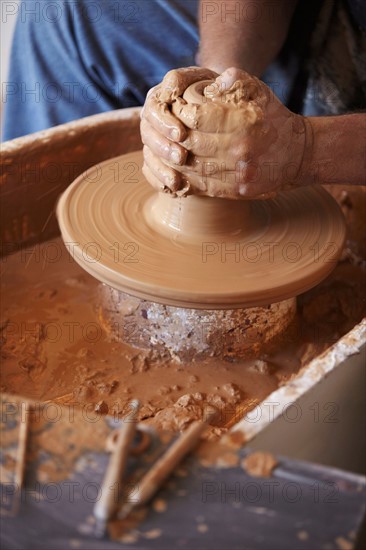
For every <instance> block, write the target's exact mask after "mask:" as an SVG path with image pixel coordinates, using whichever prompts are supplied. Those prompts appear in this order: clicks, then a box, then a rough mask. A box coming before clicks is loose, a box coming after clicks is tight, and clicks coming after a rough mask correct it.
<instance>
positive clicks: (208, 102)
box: [145, 68, 307, 198]
mask: <svg viewBox="0 0 366 550" xmlns="http://www.w3.org/2000/svg"><path fill="white" fill-rule="evenodd" d="M204 95H205V96H206V99H205V100H204V101H203V102H201V103H200V104H197V103H193V104H192V103H191V102H190V101H188V102H187V101H185V100H184V99H182V98H181V97H180V96H179V94H178V96H176V97H175V98H174V100H173V102H172V104H171V111H172V113H173V114H174V115H175V117H176V119H178V120H179V121H181V122H183V124H184V126H186V128H188V130H186V132H185V134H184V135H181V136H180V138H181V139H180V144H179V145H180V146H182V147H183V148H184V149H183V151H180V153H181V157H180V162H175V161H174V158H172V156H171V157H170V158H169V159H167V158H166V157H163V158H164V159H165V160H164V161H163V162H162V161H160V162H161V164H162V166H163V168H162V169H161V171H160V174H161V175H160V176H159V171H156V172H155V174H154V175H155V178H158V181H157V183H158V184H160V188H162V182H163V180H164V185H165V188H167V187H168V188H169V189H170V190H171V191H172V192H175V193H177V192H178V194H179V190H181V193H182V194H187V193H189V192H193V193H198V194H203V195H209V196H221V197H227V198H255V197H260V198H266V197H268V196H272V195H273V194H275V193H276V191H278V190H279V189H284V188H287V187H291V186H294V185H298V184H300V183H301V170H302V162H303V157H304V151H305V142H306V139H307V131H306V129H307V125H306V123H305V118H304V117H301V116H300V115H295V114H294V113H292V112H291V111H289V110H288V109H287V108H286V107H285V106H284V105H283V104H282V103H281V102H280V101H279V100H278V99H277V97H276V96H275V95H274V94H273V93H272V91H271V90H270V89H269V88H268V86H266V85H265V84H264V83H263V82H261V81H260V80H259V79H258V78H256V77H253V76H251V75H249V74H248V73H247V72H245V71H243V70H239V69H235V68H231V69H228V70H226V71H225V72H224V73H222V74H221V75H220V76H219V77H218V78H216V80H215V82H214V83H213V84H212V85H210V86H208V87H207V88H205V90H204ZM169 114H170V116H171V113H169ZM177 145H178V144H177ZM187 153H188V154H187ZM155 161H156V158H155V156H154V152H152V150H150V151H147V154H145V162H146V163H147V164H148V165H149V166H152V165H153V164H154V163H155ZM177 172H179V173H180V177H177ZM155 181H156V180H155ZM170 182H172V184H173V185H170ZM156 186H158V185H156Z"/></svg>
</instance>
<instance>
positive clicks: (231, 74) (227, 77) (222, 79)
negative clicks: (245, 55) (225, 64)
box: [215, 67, 257, 90]
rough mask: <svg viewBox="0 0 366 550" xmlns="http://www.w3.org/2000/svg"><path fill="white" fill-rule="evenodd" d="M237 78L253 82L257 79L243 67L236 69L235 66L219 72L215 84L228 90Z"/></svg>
mask: <svg viewBox="0 0 366 550" xmlns="http://www.w3.org/2000/svg"><path fill="white" fill-rule="evenodd" d="M237 80H242V81H243V82H253V81H254V80H257V79H256V77H255V76H252V75H251V74H249V73H247V72H246V71H244V70H243V69H237V68H236V67H230V68H229V69H226V71H224V72H223V73H221V74H220V75H219V76H218V77H217V78H216V79H215V82H216V84H218V85H219V87H220V88H222V89H226V90H228V89H229V88H231V86H232V85H233V84H235V82H236V81H237Z"/></svg>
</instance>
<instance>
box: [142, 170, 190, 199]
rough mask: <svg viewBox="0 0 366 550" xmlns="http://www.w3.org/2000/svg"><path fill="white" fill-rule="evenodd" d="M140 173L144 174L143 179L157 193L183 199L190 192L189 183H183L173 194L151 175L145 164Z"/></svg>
mask: <svg viewBox="0 0 366 550" xmlns="http://www.w3.org/2000/svg"><path fill="white" fill-rule="evenodd" d="M142 173H143V174H144V176H145V178H146V179H147V181H148V182H149V183H150V185H151V186H152V187H154V189H156V190H157V191H160V192H163V193H170V194H172V195H177V196H179V197H183V196H185V195H187V194H188V193H189V191H190V185H189V183H187V182H185V183H184V186H181V187H180V189H179V190H178V191H176V192H175V193H174V192H173V191H172V190H171V189H170V188H169V187H167V186H165V185H164V184H163V183H162V181H161V180H160V179H159V178H157V177H156V176H155V174H153V172H152V171H151V170H150V168H149V167H148V165H147V164H145V163H144V164H143V165H142ZM182 185H183V181H182Z"/></svg>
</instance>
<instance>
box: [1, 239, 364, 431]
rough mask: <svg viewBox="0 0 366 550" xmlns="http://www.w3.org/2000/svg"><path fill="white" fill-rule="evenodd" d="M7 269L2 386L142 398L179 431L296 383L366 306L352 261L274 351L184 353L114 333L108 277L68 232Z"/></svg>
mask: <svg viewBox="0 0 366 550" xmlns="http://www.w3.org/2000/svg"><path fill="white" fill-rule="evenodd" d="M1 269H2V317H1V328H2V351H1V353H2V364H3V366H2V372H1V390H2V391H6V392H8V393H13V394H20V395H22V396H24V397H28V398H31V399H35V400H42V401H48V400H49V401H54V402H57V403H59V404H67V403H73V404H75V406H76V407H87V408H88V411H89V414H91V412H93V411H97V412H98V413H100V414H110V415H115V416H123V415H124V414H127V413H128V412H129V409H128V405H127V403H128V402H129V401H130V400H131V399H132V398H138V399H139V400H140V401H141V410H140V415H139V419H140V420H144V421H146V422H148V423H151V424H154V425H155V426H157V427H158V428H163V429H167V430H172V431H180V430H184V429H185V428H186V427H187V426H188V425H189V424H190V422H192V421H193V420H195V419H202V418H204V416H205V411H207V408H211V409H210V410H212V407H214V408H215V409H217V411H218V413H219V414H218V415H217V417H216V420H215V423H214V425H212V426H211V427H210V430H209V431H208V435H207V437H208V438H217V437H219V436H220V435H221V434H222V433H223V432H225V431H226V430H227V427H228V426H230V425H231V424H232V423H233V420H234V419H236V420H239V418H241V417H242V416H243V414H244V413H245V412H246V411H247V410H249V409H250V408H251V407H254V406H255V405H256V404H257V403H258V402H259V401H261V400H263V399H264V398H265V397H266V396H267V395H269V394H270V393H271V392H272V391H273V390H275V389H276V388H277V387H278V386H279V385H281V384H284V383H286V381H287V380H288V379H289V378H291V376H293V375H294V374H295V373H296V372H297V371H298V370H299V369H300V368H301V367H302V366H303V365H305V364H306V363H307V362H309V361H310V360H311V359H313V358H314V357H315V356H317V355H318V354H319V353H320V352H322V351H323V350H324V349H326V348H327V347H329V346H330V345H331V344H333V343H334V342H335V341H336V340H338V339H339V338H340V337H341V336H342V335H343V334H345V333H346V332H347V331H348V330H349V329H350V328H352V327H353V326H354V325H355V324H356V323H357V322H359V321H360V320H361V318H362V316H363V315H364V314H365V309H366V308H365V304H364V301H363V300H362V296H363V281H364V274H363V271H362V270H361V268H359V267H354V266H351V265H349V264H346V263H344V264H341V265H339V266H338V268H336V270H335V272H334V273H333V274H332V275H331V277H329V278H328V279H327V280H326V281H325V282H324V283H322V284H321V285H319V286H318V287H316V288H315V289H313V290H312V291H310V292H307V293H306V294H304V295H303V296H302V297H301V298H300V299H299V300H298V315H297V318H296V321H295V322H294V323H293V326H292V327H291V329H290V330H289V331H287V332H286V333H285V334H284V335H283V337H282V341H281V342H280V343H279V345H278V347H276V348H275V349H273V350H272V351H271V352H270V353H267V354H266V355H264V356H261V357H258V358H257V359H253V360H250V361H249V360H246V361H244V360H243V361H235V360H234V359H233V358H232V359H231V360H230V361H223V360H218V359H215V358H207V359H205V360H203V361H197V362H190V363H184V362H182V363H176V362H174V361H173V360H172V359H171V358H168V357H161V356H158V355H157V354H156V353H155V352H154V350H151V351H150V352H142V351H140V350H137V349H134V348H132V347H130V346H128V345H126V344H122V343H120V342H117V341H116V342H114V341H110V337H109V336H108V335H107V334H106V333H105V332H104V329H103V328H102V326H101V325H100V322H99V319H98V314H97V310H98V304H97V299H96V294H97V292H96V291H97V285H98V284H99V283H98V282H97V281H95V279H93V278H92V277H91V276H89V275H88V274H87V273H85V272H84V271H83V270H82V269H81V268H80V267H79V266H78V265H77V264H76V263H75V262H74V261H73V260H72V258H71V257H70V256H69V254H68V252H67V251H66V250H65V248H64V246H63V244H62V242H61V240H59V239H57V240H55V241H52V242H51V241H49V242H46V243H45V244H43V245H40V246H36V247H34V248H33V249H32V250H24V251H22V252H19V253H18V254H16V255H13V256H10V257H7V258H4V259H3V261H2V265H1Z"/></svg>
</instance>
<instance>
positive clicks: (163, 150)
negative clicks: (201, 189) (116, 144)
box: [141, 67, 218, 193]
mask: <svg viewBox="0 0 366 550" xmlns="http://www.w3.org/2000/svg"><path fill="white" fill-rule="evenodd" d="M217 76H218V74H217V73H215V72H213V71H211V70H209V69H202V68H200V67H187V68H183V69H175V70H172V71H169V72H168V73H167V74H166V75H165V77H164V79H163V81H162V82H161V83H160V84H158V85H157V86H155V87H154V88H152V89H151V90H150V91H149V93H148V95H147V98H146V101H145V105H144V108H143V110H142V112H141V137H142V142H143V144H144V165H143V173H144V175H145V176H146V178H147V179H148V181H149V182H150V184H151V185H153V186H154V187H156V188H157V189H159V190H160V191H163V190H165V191H168V192H169V191H171V192H173V193H174V192H177V191H179V190H180V189H182V188H183V187H184V185H185V183H184V181H183V178H182V176H181V174H180V172H178V171H177V170H175V169H174V168H173V167H172V166H174V165H176V166H182V165H184V164H185V162H186V160H187V155H188V151H187V149H185V148H184V146H183V145H181V144H180V143H179V142H183V141H184V140H185V139H186V138H187V135H188V133H189V130H188V129H187V127H186V126H185V125H184V124H183V123H182V122H181V121H180V120H178V119H177V118H176V117H175V116H174V115H173V114H172V112H171V106H172V104H173V103H174V102H175V101H176V99H177V98H178V97H180V96H181V95H183V93H184V91H185V90H186V89H187V88H188V87H189V86H190V85H191V84H193V83H194V82H199V81H201V80H214V79H215V78H216V77H217ZM163 160H164V161H167V162H169V163H171V164H172V166H169V165H167V164H166V163H164V162H163Z"/></svg>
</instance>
